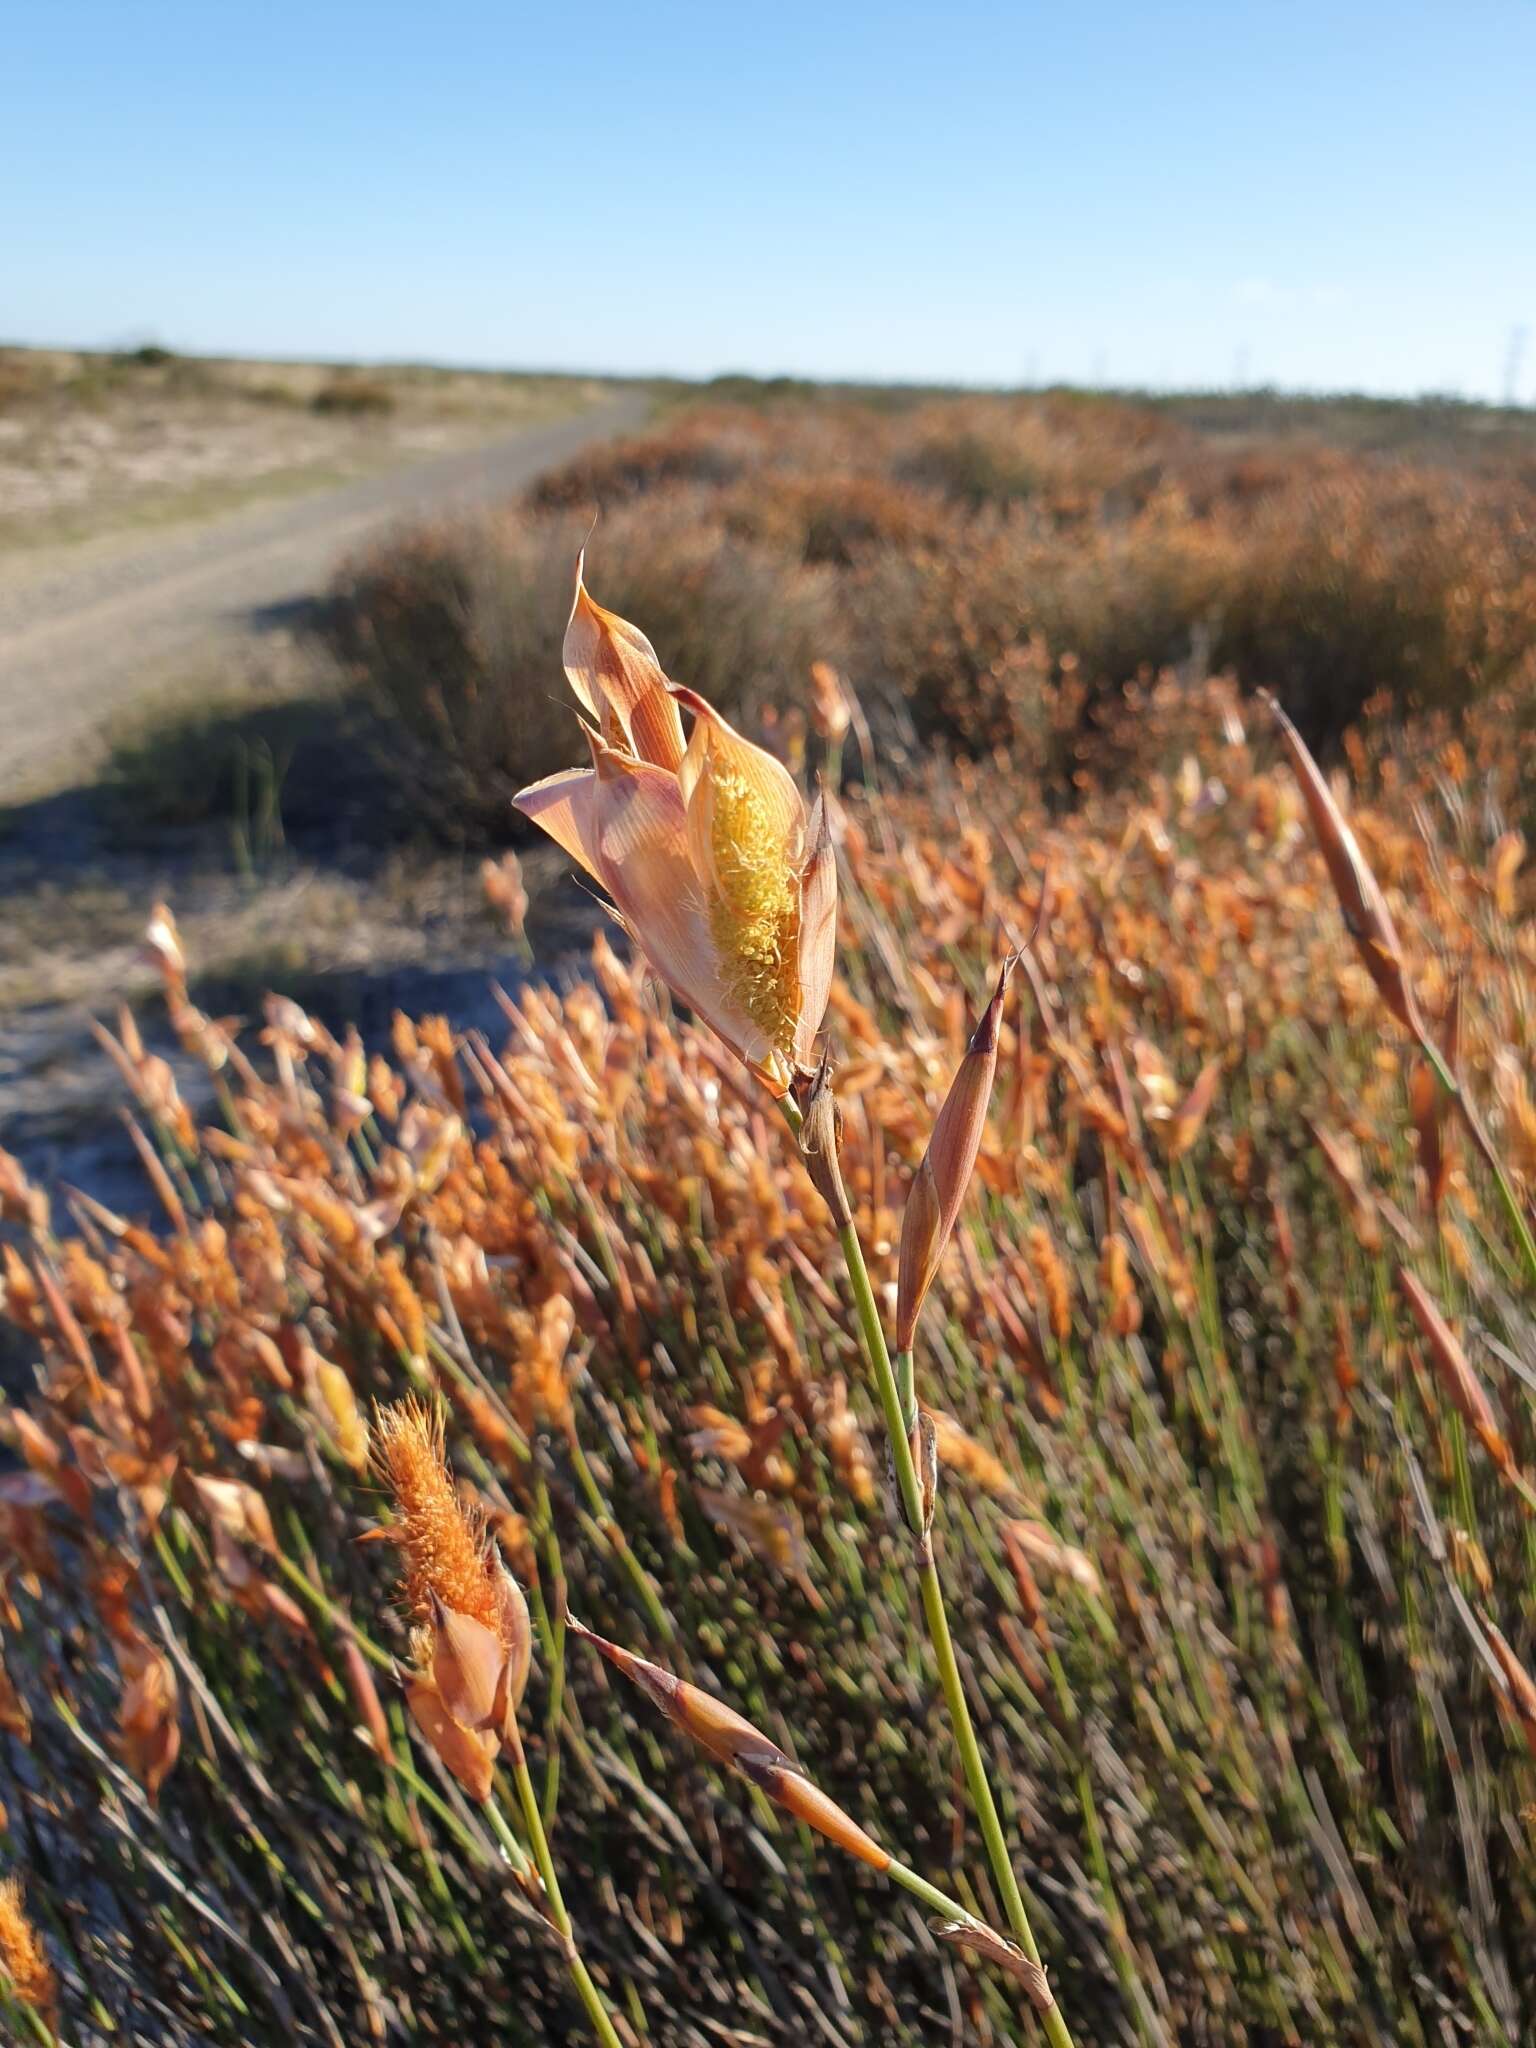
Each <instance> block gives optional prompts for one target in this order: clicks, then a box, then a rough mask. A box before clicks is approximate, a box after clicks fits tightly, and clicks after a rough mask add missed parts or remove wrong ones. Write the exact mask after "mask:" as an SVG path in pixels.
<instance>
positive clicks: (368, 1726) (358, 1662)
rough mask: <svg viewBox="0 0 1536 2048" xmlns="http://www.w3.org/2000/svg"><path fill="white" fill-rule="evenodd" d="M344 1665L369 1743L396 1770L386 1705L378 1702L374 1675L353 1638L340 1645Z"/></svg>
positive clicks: (353, 1701)
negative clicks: (385, 1714)
mask: <svg viewBox="0 0 1536 2048" xmlns="http://www.w3.org/2000/svg"><path fill="white" fill-rule="evenodd" d="M341 1664H342V1669H343V1670H344V1671H345V1673H346V1676H347V1689H348V1691H349V1692H350V1693H351V1695H352V1704H353V1706H354V1707H356V1709H357V1712H358V1716H359V1718H360V1719H361V1721H362V1724H363V1728H364V1730H365V1731H366V1732H367V1736H368V1740H369V1742H370V1743H371V1744H372V1745H373V1750H374V1754H375V1755H376V1756H377V1757H378V1759H379V1761H380V1762H381V1763H384V1764H389V1765H390V1766H391V1767H393V1764H394V1761H395V1748H394V1744H393V1743H392V1742H391V1741H390V1739H389V1722H388V1721H387V1720H386V1719H385V1716H384V1703H383V1701H382V1700H381V1699H380V1698H379V1689H378V1687H377V1686H376V1685H375V1684H374V1682H373V1673H372V1672H371V1671H370V1670H369V1669H368V1660H367V1659H366V1658H365V1657H364V1655H363V1653H362V1651H361V1650H360V1649H359V1648H358V1646H357V1644H356V1642H355V1641H354V1640H353V1638H352V1637H351V1636H346V1637H344V1638H343V1640H342V1645H341Z"/></svg>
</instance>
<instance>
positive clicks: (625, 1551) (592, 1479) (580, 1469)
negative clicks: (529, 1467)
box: [565, 1422, 677, 1643]
mask: <svg viewBox="0 0 1536 2048" xmlns="http://www.w3.org/2000/svg"><path fill="white" fill-rule="evenodd" d="M565 1441H566V1448H567V1449H568V1450H569V1452H570V1454H571V1469H572V1471H573V1472H574V1473H575V1474H576V1480H577V1484H578V1485H579V1486H580V1488H581V1490H582V1492H583V1494H585V1496H586V1500H587V1505H588V1507H589V1508H590V1509H591V1510H592V1519H593V1520H594V1521H595V1522H596V1524H597V1526H598V1529H599V1531H600V1532H601V1533H602V1535H603V1536H604V1538H605V1539H606V1541H607V1544H608V1548H609V1549H610V1550H611V1551H612V1553H613V1555H614V1557H615V1558H617V1560H618V1562H619V1564H620V1565H621V1566H622V1567H623V1569H624V1572H625V1575H626V1576H627V1577H628V1579H629V1582H630V1584H631V1585H632V1586H633V1587H634V1589H635V1595H636V1597H637V1598H638V1600H639V1602H640V1605H641V1606H642V1607H643V1608H644V1609H645V1613H646V1619H647V1620H648V1621H649V1622H650V1624H651V1627H652V1628H653V1629H654V1630H655V1631H656V1633H657V1635H659V1636H660V1637H661V1639H662V1641H663V1642H667V1643H673V1642H676V1640H677V1624H676V1622H674V1621H673V1619H672V1617H671V1615H670V1614H668V1612H667V1610H666V1609H665V1607H663V1606H662V1604H661V1595H660V1594H659V1593H658V1592H657V1591H656V1588H655V1586H654V1585H653V1584H652V1583H651V1576H650V1573H649V1572H648V1571H647V1570H646V1568H645V1566H644V1565H643V1564H642V1563H641V1562H640V1560H639V1558H638V1557H636V1555H635V1553H634V1552H633V1551H632V1550H631V1549H630V1547H629V1544H628V1541H627V1540H626V1538H625V1535H624V1532H623V1530H622V1529H621V1528H620V1527H619V1525H618V1523H617V1522H616V1521H615V1520H614V1518H613V1515H612V1514H611V1513H610V1511H609V1507H608V1503H607V1501H606V1500H605V1499H604V1497H603V1490H602V1488H601V1487H600V1486H599V1485H598V1483H597V1478H596V1476H595V1474H594V1473H593V1470H592V1467H591V1466H590V1465H589V1464H588V1463H587V1454H586V1452H585V1451H584V1450H583V1449H582V1447H581V1441H580V1439H579V1438H578V1437H577V1434H576V1425H575V1423H574V1422H572V1424H571V1426H570V1428H569V1429H568V1430H567V1432H566V1439H565Z"/></svg>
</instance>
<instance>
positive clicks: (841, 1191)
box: [800, 1054, 853, 1230]
mask: <svg viewBox="0 0 1536 2048" xmlns="http://www.w3.org/2000/svg"><path fill="white" fill-rule="evenodd" d="M842 1142H843V1115H842V1111H841V1110H840V1109H839V1108H838V1106H837V1097H836V1096H835V1095H834V1094H833V1092H832V1079H831V1071H830V1069H829V1067H828V1065H827V1060H826V1056H825V1054H823V1056H822V1061H821V1064H820V1066H818V1068H817V1069H816V1077H815V1079H814V1080H813V1081H812V1083H811V1085H810V1088H809V1091H808V1092H807V1093H806V1095H805V1098H804V1110H803V1121H802V1123H801V1126H800V1156H801V1158H802V1159H804V1161H805V1170H806V1172H807V1173H808V1174H809V1175H810V1177H811V1184H812V1185H813V1186H814V1188H815V1190H816V1192H817V1194H818V1195H820V1197H821V1199H822V1200H823V1201H824V1202H825V1203H826V1205H827V1207H828V1209H830V1210H831V1212H832V1221H833V1223H834V1224H835V1225H836V1227H837V1228H838V1229H839V1230H845V1229H846V1228H847V1227H848V1225H849V1224H850V1223H851V1222H852V1221H853V1211H852V1209H851V1208H850V1207H849V1204H848V1191H847V1189H846V1188H845V1187H844V1185H843V1169H842V1164H841V1161H840V1159H839V1153H840V1152H841V1149H842Z"/></svg>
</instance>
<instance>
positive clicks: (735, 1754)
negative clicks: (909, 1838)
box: [565, 1614, 891, 1870]
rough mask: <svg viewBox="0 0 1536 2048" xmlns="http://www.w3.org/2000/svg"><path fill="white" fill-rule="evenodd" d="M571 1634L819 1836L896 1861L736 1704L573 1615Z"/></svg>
mask: <svg viewBox="0 0 1536 2048" xmlns="http://www.w3.org/2000/svg"><path fill="white" fill-rule="evenodd" d="M565 1626H566V1629H567V1631H568V1632H569V1634H571V1635H573V1636H575V1637H576V1638H577V1640H578V1641H579V1642H584V1643H590V1644H591V1645H592V1647H593V1649H594V1650H596V1651H597V1652H598V1654H599V1655H600V1656H602V1657H605V1658H606V1659H607V1661H608V1662H609V1663H610V1664H611V1665H613V1667H614V1669H615V1670H616V1671H621V1672H623V1674H624V1676H625V1677H626V1678H627V1679H629V1680H630V1681H631V1682H632V1683H633V1684H635V1685H638V1686H639V1688H640V1690H641V1691H642V1692H644V1693H646V1694H648V1695H649V1697H650V1698H651V1700H652V1701H653V1702H654V1703H655V1704H656V1705H657V1706H658V1707H660V1709H661V1711H662V1712H663V1713H664V1714H665V1715H666V1716H667V1718H668V1720H670V1721H673V1722H675V1723H676V1725H677V1726H678V1727H679V1728H681V1729H682V1731H683V1733H684V1734H685V1735H691V1736H692V1737H693V1740H694V1741H695V1742H697V1743H698V1744H699V1746H700V1747H701V1748H702V1749H707V1750H708V1751H709V1753H710V1755H711V1756H712V1757H715V1758H716V1759H717V1760H718V1761H719V1762H720V1763H723V1764H728V1765H729V1766H730V1768H731V1769H732V1770H734V1771H739V1772H740V1773H741V1775H742V1776H743V1777H744V1778H747V1779H750V1781H751V1782H752V1783H753V1784H754V1785H756V1786H758V1787H759V1788H760V1789H761V1790H762V1791H763V1792H765V1793H767V1795H768V1797H769V1798H770V1799H772V1800H773V1801H774V1802H775V1804H777V1805H779V1806H782V1807H783V1808H784V1809H785V1810H786V1811H787V1812H789V1813H792V1814H793V1815H794V1816H795V1818H796V1819H797V1820H803V1821H804V1822H805V1823H806V1825H807V1826H808V1827H812V1828H815V1830H816V1831H817V1833H818V1834H822V1835H825V1836H826V1837H827V1839H828V1841H830V1842H835V1843H836V1844H837V1846H838V1847H839V1848H840V1849H843V1850H846V1851H847V1853H848V1854H849V1855H850V1856H856V1857H857V1858H858V1860H859V1861H860V1862H861V1863H867V1864H868V1865H869V1866H870V1868H871V1869H872V1870H888V1869H889V1868H890V1863H891V1859H890V1856H889V1854H888V1853H887V1852H886V1851H885V1850H884V1849H882V1848H881V1846H880V1844H879V1843H878V1842H877V1841H876V1840H875V1839H874V1837H873V1836H872V1835H868V1834H866V1833H865V1831H864V1830H863V1828H861V1827H860V1826H859V1824H858V1822H857V1821H856V1820H854V1819H853V1818H852V1816H851V1815H850V1814H846V1813H844V1811H843V1809H842V1808H841V1807H840V1806H839V1805H838V1804H837V1803H836V1802H835V1801H834V1800H832V1799H829V1798H828V1797H827V1795H826V1793H825V1792H823V1791H821V1790H820V1789H819V1788H818V1787H817V1786H815V1785H813V1784H812V1783H811V1781H810V1780H809V1779H808V1778H807V1777H805V1776H804V1775H803V1773H802V1772H800V1771H799V1770H797V1769H796V1767H795V1765H794V1763H793V1762H792V1761H791V1760H790V1758H789V1757H787V1756H786V1755H785V1754H784V1752H783V1750H782V1749H780V1748H779V1746H778V1744H777V1743H776V1742H774V1741H773V1740H772V1739H771V1737H769V1736H767V1735H764V1733H763V1732H762V1730H761V1729H760V1728H754V1727H753V1725H752V1723H751V1722H750V1721H748V1720H746V1719H744V1718H743V1716H742V1715H740V1714H738V1713H737V1712H736V1710H735V1708H734V1707H728V1706H726V1705H725V1703H724V1702H723V1701H722V1700H717V1699H715V1698H714V1697H713V1696H712V1695H711V1694H709V1693H707V1692H703V1691H701V1690H700V1688H699V1687H698V1686H696V1685H690V1684H689V1683H688V1681H687V1680H686V1679H683V1678H678V1677H676V1676H675V1675H674V1674H673V1673H672V1672H670V1671H664V1670H663V1669H662V1668H661V1666H660V1665H659V1664H652V1663H651V1662H650V1660H649V1659H648V1658H645V1657H637V1656H636V1655H635V1654H634V1652H633V1651H632V1650H626V1649H624V1648H622V1647H621V1645H620V1644H618V1643H611V1642H609V1641H608V1639H607V1637H606V1636H600V1635H597V1634H596V1633H594V1631H593V1630H591V1629H589V1628H586V1627H584V1626H583V1624H582V1623H581V1622H579V1621H578V1620H577V1619H576V1617H575V1616H574V1615H573V1614H567V1615H566V1617H565Z"/></svg>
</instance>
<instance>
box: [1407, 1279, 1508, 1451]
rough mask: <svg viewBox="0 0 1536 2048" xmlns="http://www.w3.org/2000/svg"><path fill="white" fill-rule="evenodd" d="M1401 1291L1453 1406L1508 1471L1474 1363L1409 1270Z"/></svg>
mask: <svg viewBox="0 0 1536 2048" xmlns="http://www.w3.org/2000/svg"><path fill="white" fill-rule="evenodd" d="M1397 1285H1398V1290H1399V1292H1400V1293H1401V1294H1402V1297H1403V1299H1404V1300H1405V1301H1406V1302H1407V1304H1408V1306H1409V1308H1410V1309H1411V1310H1412V1312H1413V1319H1414V1321H1415V1322H1416V1323H1417V1324H1418V1326H1419V1330H1420V1333H1421V1334H1422V1336H1423V1338H1424V1342H1425V1343H1426V1344H1427V1345H1428V1347H1429V1355H1430V1358H1431V1360H1432V1361H1433V1363H1434V1367H1435V1371H1436V1373H1437V1374H1438V1375H1439V1379H1440V1384H1441V1385H1442V1386H1443V1387H1444V1388H1445V1391H1446V1394H1447V1395H1448V1397H1449V1399H1450V1401H1451V1404H1452V1406H1453V1407H1454V1408H1455V1409H1456V1411H1457V1413H1458V1414H1459V1415H1460V1416H1461V1418H1462V1420H1463V1421H1464V1422H1465V1423H1466V1425H1467V1427H1468V1428H1469V1429H1470V1430H1471V1431H1472V1432H1473V1434H1474V1435H1475V1436H1476V1437H1477V1439H1478V1441H1479V1442H1480V1443H1481V1444H1482V1446H1483V1449H1484V1450H1485V1451H1486V1452H1487V1453H1488V1455H1489V1457H1490V1458H1492V1460H1493V1462H1494V1463H1495V1464H1496V1465H1497V1466H1499V1467H1500V1468H1501V1470H1502V1469H1507V1468H1508V1467H1509V1466H1510V1465H1511V1464H1512V1463H1513V1458H1512V1455H1511V1452H1510V1448H1509V1444H1508V1442H1507V1441H1506V1440H1505V1437H1504V1433H1503V1431H1502V1430H1501V1429H1500V1428H1499V1425H1498V1421H1497V1419H1496V1418H1495V1416H1494V1412H1493V1405H1492V1403H1491V1402H1490V1401H1489V1399H1488V1396H1487V1395H1486V1394H1485V1393H1484V1391H1483V1387H1482V1383H1481V1381H1480V1380H1479V1379H1478V1377H1477V1374H1476V1373H1475V1372H1474V1371H1473V1370H1472V1362H1471V1360H1470V1359H1469V1358H1468V1357H1467V1354H1466V1352H1465V1351H1463V1349H1462V1348H1461V1344H1460V1341H1459V1340H1458V1338H1457V1337H1456V1336H1455V1334H1454V1333H1453V1332H1452V1330H1451V1327H1450V1325H1449V1324H1448V1323H1447V1322H1446V1320H1445V1318H1444V1316H1442V1315H1441V1313H1440V1311H1439V1309H1438V1308H1437V1307H1436V1306H1435V1304H1434V1302H1433V1301H1432V1300H1431V1298H1430V1295H1429V1291H1428V1289H1427V1288H1426V1287H1425V1286H1424V1283H1423V1282H1422V1281H1421V1280H1420V1279H1419V1278H1418V1276H1417V1275H1416V1274H1414V1273H1410V1272H1409V1271H1408V1269H1407V1267H1406V1266H1399V1267H1398V1269H1397Z"/></svg>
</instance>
